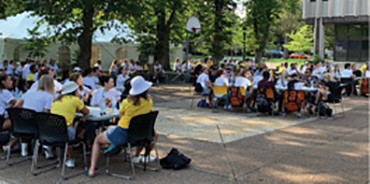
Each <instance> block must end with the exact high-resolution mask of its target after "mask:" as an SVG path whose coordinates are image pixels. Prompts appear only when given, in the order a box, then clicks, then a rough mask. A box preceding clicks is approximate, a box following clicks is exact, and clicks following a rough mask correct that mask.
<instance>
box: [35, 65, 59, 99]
mask: <svg viewBox="0 0 370 184" xmlns="http://www.w3.org/2000/svg"><path fill="white" fill-rule="evenodd" d="M43 75H49V76H51V77H54V72H53V70H52V69H50V68H47V67H43V68H41V69H40V70H39V72H38V77H41V76H43ZM37 87H38V81H36V82H34V83H33V84H32V86H31V88H30V89H29V90H33V91H36V89H37ZM61 90H62V84H61V83H59V82H58V81H57V80H55V79H54V93H55V94H57V93H58V92H60V91H61Z"/></svg>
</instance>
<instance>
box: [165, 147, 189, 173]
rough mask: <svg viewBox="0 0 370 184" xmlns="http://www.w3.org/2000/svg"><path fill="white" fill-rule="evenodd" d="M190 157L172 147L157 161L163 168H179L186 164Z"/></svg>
mask: <svg viewBox="0 0 370 184" xmlns="http://www.w3.org/2000/svg"><path fill="white" fill-rule="evenodd" d="M190 162H191V159H190V158H188V157H187V156H185V155H184V154H182V153H180V152H179V150H177V149H176V148H172V149H171V151H170V152H169V153H168V154H167V156H166V157H164V158H162V159H160V161H159V163H160V164H161V166H162V168H163V169H174V170H180V169H183V168H185V167H186V166H188V165H189V164H190Z"/></svg>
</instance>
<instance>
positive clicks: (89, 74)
mask: <svg viewBox="0 0 370 184" xmlns="http://www.w3.org/2000/svg"><path fill="white" fill-rule="evenodd" d="M95 77H96V72H94V70H93V69H91V68H87V69H86V70H85V76H84V77H83V79H82V81H83V85H85V86H86V87H88V88H90V89H91V90H95V89H96V78H95Z"/></svg>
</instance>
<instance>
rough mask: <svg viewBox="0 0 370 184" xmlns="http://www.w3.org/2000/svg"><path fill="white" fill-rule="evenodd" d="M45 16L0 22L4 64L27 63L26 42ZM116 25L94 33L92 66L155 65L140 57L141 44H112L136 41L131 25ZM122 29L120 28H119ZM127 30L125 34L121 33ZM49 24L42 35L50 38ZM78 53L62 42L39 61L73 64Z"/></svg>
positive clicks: (176, 53)
mask: <svg viewBox="0 0 370 184" xmlns="http://www.w3.org/2000/svg"><path fill="white" fill-rule="evenodd" d="M40 19H41V17H37V16H31V13H30V12H23V13H21V14H18V15H16V16H12V17H8V18H6V19H3V20H0V62H2V61H3V60H5V59H8V60H10V59H14V60H17V61H22V60H25V59H26V58H27V56H28V52H27V51H24V50H23V45H24V44H25V43H26V41H25V38H30V37H31V35H30V34H29V32H28V30H29V29H32V28H34V27H35V26H36V23H37V22H38V21H39V20H40ZM109 24H113V25H115V26H113V28H111V29H109V30H108V29H105V30H104V31H103V32H102V31H101V30H99V29H98V30H97V31H96V32H95V33H94V38H93V47H92V52H93V53H92V59H91V65H93V64H94V63H96V61H97V60H101V61H102V65H103V68H104V69H108V67H109V65H110V63H111V61H112V60H114V59H123V58H129V59H134V60H139V59H142V60H147V61H148V62H149V63H151V62H153V57H151V56H144V55H140V53H139V51H138V50H137V46H138V45H137V44H118V43H112V40H113V39H115V38H125V39H126V40H130V39H131V40H132V38H131V37H130V35H131V34H132V32H131V30H129V29H128V26H127V25H126V24H124V23H122V22H120V21H118V20H114V21H112V22H109ZM117 27H118V28H119V29H116V28H117ZM120 30H124V31H120ZM46 31H47V25H42V26H41V27H40V28H39V29H38V32H40V33H41V34H44V35H46ZM77 50H78V46H77V45H68V46H67V45H62V44H61V43H55V44H52V45H51V46H49V47H48V48H47V53H46V56H45V58H37V59H40V60H42V59H50V58H53V59H56V60H57V62H58V63H59V64H62V65H63V64H70V62H71V60H72V58H73V57H72V55H73V54H74V53H75V52H76V51H77ZM170 55H171V56H170V58H171V59H172V60H174V59H175V58H176V57H178V58H182V48H181V47H171V53H170Z"/></svg>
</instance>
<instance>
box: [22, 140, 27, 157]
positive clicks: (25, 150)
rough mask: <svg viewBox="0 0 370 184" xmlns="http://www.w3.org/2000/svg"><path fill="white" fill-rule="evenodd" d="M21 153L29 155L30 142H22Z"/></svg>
mask: <svg viewBox="0 0 370 184" xmlns="http://www.w3.org/2000/svg"><path fill="white" fill-rule="evenodd" d="M21 150H22V151H21V155H22V157H26V156H28V144H27V143H21Z"/></svg>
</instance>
